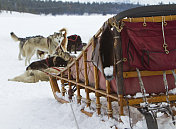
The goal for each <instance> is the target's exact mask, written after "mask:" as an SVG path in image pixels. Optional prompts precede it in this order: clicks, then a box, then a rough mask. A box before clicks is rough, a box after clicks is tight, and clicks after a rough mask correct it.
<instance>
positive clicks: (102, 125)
mask: <svg viewBox="0 0 176 129" xmlns="http://www.w3.org/2000/svg"><path fill="white" fill-rule="evenodd" d="M109 17H111V16H110V15H108V16H101V15H92V16H66V15H64V16H56V17H53V16H38V15H32V14H25V13H16V12H13V13H7V12H3V13H1V14H0V44H1V45H0V62H1V63H0V81H1V82H0V129H76V124H75V121H74V117H73V114H72V111H71V108H70V104H60V103H58V102H57V101H56V100H55V99H54V97H53V95H52V91H51V88H50V85H49V82H38V83H34V84H27V83H20V82H10V81H8V79H9V78H13V77H15V76H17V75H20V74H22V73H23V72H24V71H25V65H24V60H21V61H19V60H18V52H19V49H18V43H16V42H14V41H13V40H12V39H11V37H10V32H14V33H15V34H16V35H17V36H19V37H27V36H35V35H43V36H48V35H50V34H53V33H54V32H57V31H58V30H59V29H61V28H62V27H66V28H67V29H68V35H71V34H78V35H80V36H81V37H82V40H83V42H88V41H89V39H90V38H91V37H92V36H93V35H94V34H95V33H96V32H97V31H98V29H99V28H100V27H101V26H102V24H103V23H104V22H105V21H106V20H107V19H108V18H109ZM34 60H36V57H33V58H32V60H31V61H34ZM91 97H92V99H94V98H93V96H91ZM103 100H105V99H102V101H103ZM72 106H73V110H74V113H75V115H76V119H77V121H78V123H79V128H80V129H110V128H111V127H112V129H115V127H113V125H116V126H117V127H118V129H124V128H129V121H128V119H129V118H128V117H126V116H124V117H122V121H123V123H118V122H117V121H115V120H113V119H109V120H108V118H107V116H100V117H98V116H97V115H96V114H95V113H94V115H93V117H91V118H89V117H87V116H85V115H84V114H82V113H81V112H80V109H81V108H82V106H79V105H77V104H76V102H75V101H73V103H72ZM87 110H88V109H87ZM116 110H117V109H116ZM102 111H103V109H102ZM131 112H132V117H135V119H137V120H140V121H138V122H137V121H136V122H137V123H136V124H135V125H134V127H133V128H134V129H146V123H145V120H144V118H143V117H142V116H141V115H140V114H139V113H138V112H137V111H136V109H133V108H131ZM104 120H105V121H106V122H103V121H104ZM158 123H159V128H162V129H176V127H175V126H173V125H172V122H171V119H170V118H169V119H167V120H166V119H162V118H160V119H158Z"/></svg>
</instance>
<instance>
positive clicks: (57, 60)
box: [26, 56, 68, 70]
mask: <svg viewBox="0 0 176 129" xmlns="http://www.w3.org/2000/svg"><path fill="white" fill-rule="evenodd" d="M67 63H68V61H65V60H64V59H63V58H61V57H59V56H53V57H48V58H46V59H43V60H39V61H34V62H32V63H31V64H30V65H29V66H28V67H27V68H26V70H42V69H47V68H50V67H66V66H67Z"/></svg>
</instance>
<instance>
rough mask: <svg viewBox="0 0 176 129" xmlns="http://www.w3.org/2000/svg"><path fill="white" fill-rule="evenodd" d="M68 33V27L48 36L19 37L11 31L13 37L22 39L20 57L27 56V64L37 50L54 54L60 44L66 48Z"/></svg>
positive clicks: (16, 39) (17, 39)
mask: <svg viewBox="0 0 176 129" xmlns="http://www.w3.org/2000/svg"><path fill="white" fill-rule="evenodd" d="M66 33H67V31H66V29H64V28H63V29H61V30H60V31H59V33H56V32H55V33H54V34H53V35H50V36H48V37H47V38H45V37H43V36H34V37H26V38H18V37H17V36H16V35H15V34H14V33H13V32H11V37H12V39H13V40H15V41H20V44H19V49H20V52H19V59H21V55H22V56H24V57H25V58H26V59H25V65H27V63H29V64H30V59H31V57H32V56H33V55H34V53H35V52H36V51H37V50H40V51H44V52H48V54H49V55H52V54H54V52H55V50H56V47H57V46H58V45H60V46H61V47H62V48H63V50H65V47H66V45H67V44H66V42H65V41H64V39H65V38H64V36H65V35H66Z"/></svg>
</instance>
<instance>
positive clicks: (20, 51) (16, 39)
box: [10, 32, 43, 60]
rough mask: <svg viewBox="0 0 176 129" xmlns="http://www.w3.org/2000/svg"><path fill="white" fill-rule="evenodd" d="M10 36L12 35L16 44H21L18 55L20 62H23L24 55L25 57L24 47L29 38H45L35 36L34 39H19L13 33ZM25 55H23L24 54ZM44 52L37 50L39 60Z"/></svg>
mask: <svg viewBox="0 0 176 129" xmlns="http://www.w3.org/2000/svg"><path fill="white" fill-rule="evenodd" d="M10 35H11V38H12V39H13V40H14V41H16V42H18V41H19V42H20V43H19V54H18V59H19V60H22V58H21V56H22V55H24V53H23V45H24V43H25V42H26V41H27V40H28V39H29V38H34V37H43V36H40V35H38V36H33V37H26V38H19V37H17V36H16V35H15V34H14V33H13V32H11V33H10ZM22 53H23V54H22ZM42 53H43V52H42V51H40V50H37V57H38V58H39V57H41V56H42V55H41V54H42Z"/></svg>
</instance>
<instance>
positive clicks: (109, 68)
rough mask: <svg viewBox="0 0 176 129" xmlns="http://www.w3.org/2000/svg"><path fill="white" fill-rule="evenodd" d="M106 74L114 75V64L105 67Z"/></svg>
mask: <svg viewBox="0 0 176 129" xmlns="http://www.w3.org/2000/svg"><path fill="white" fill-rule="evenodd" d="M104 74H105V75H106V76H112V75H113V66H110V67H105V68H104Z"/></svg>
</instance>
